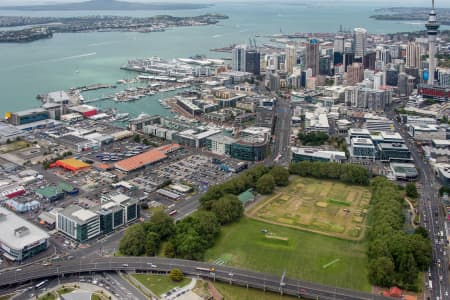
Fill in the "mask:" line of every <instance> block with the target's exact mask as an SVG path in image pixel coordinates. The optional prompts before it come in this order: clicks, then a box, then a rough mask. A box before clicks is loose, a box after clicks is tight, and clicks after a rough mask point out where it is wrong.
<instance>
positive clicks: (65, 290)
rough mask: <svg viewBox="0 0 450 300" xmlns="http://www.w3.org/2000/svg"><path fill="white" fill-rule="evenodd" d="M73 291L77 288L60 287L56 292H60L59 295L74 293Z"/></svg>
mask: <svg viewBox="0 0 450 300" xmlns="http://www.w3.org/2000/svg"><path fill="white" fill-rule="evenodd" d="M73 291H75V288H72V287H64V288H60V289H59V290H57V291H56V292H57V293H58V295H59V296H61V295H64V294H68V293H72V292H73Z"/></svg>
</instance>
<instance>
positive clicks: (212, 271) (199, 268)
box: [195, 267, 215, 273]
mask: <svg viewBox="0 0 450 300" xmlns="http://www.w3.org/2000/svg"><path fill="white" fill-rule="evenodd" d="M195 269H196V270H198V271H205V272H211V273H214V271H215V269H214V268H202V267H196V268H195Z"/></svg>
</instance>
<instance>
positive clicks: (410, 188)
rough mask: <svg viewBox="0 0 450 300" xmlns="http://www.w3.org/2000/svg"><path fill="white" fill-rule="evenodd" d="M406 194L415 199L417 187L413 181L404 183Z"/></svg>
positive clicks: (417, 194)
mask: <svg viewBox="0 0 450 300" xmlns="http://www.w3.org/2000/svg"><path fill="white" fill-rule="evenodd" d="M406 196H408V197H410V198H414V199H416V198H417V196H419V193H418V192H417V187H416V184H415V183H413V182H408V184H406Z"/></svg>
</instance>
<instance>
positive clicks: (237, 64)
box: [231, 45, 247, 72]
mask: <svg viewBox="0 0 450 300" xmlns="http://www.w3.org/2000/svg"><path fill="white" fill-rule="evenodd" d="M246 49H247V46H246V45H237V46H236V47H234V48H233V50H232V59H231V65H232V66H231V67H232V69H233V71H243V72H244V71H245V67H246V60H245V52H246Z"/></svg>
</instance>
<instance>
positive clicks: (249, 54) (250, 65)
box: [245, 49, 261, 75]
mask: <svg viewBox="0 0 450 300" xmlns="http://www.w3.org/2000/svg"><path fill="white" fill-rule="evenodd" d="M245 72H249V73H252V74H255V75H259V73H260V72H261V55H260V53H259V51H258V50H257V49H246V50H245Z"/></svg>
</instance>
